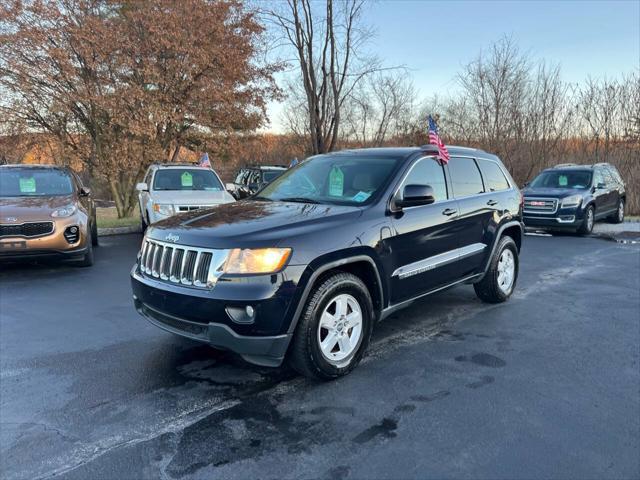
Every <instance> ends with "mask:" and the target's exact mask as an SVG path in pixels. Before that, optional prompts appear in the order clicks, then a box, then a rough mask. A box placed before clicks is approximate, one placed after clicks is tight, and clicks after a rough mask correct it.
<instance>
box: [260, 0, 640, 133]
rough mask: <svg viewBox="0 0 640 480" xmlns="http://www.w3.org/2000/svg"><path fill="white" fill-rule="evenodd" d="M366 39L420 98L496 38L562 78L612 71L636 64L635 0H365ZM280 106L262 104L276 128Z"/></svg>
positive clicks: (638, 3)
mask: <svg viewBox="0 0 640 480" xmlns="http://www.w3.org/2000/svg"><path fill="white" fill-rule="evenodd" d="M364 21H365V22H366V23H367V24H368V25H370V26H371V27H373V28H374V29H375V31H376V36H375V38H374V39H373V40H372V42H371V45H370V47H369V48H370V50H371V52H373V53H375V54H377V55H378V56H379V57H380V58H381V59H382V61H383V62H384V63H385V64H387V65H404V66H406V67H407V68H408V69H409V75H410V76H411V77H412V79H413V82H414V85H415V86H416V88H417V89H418V91H419V92H420V96H421V97H422V98H426V97H430V96H432V95H434V94H438V95H441V96H446V95H447V94H449V93H453V91H454V90H455V88H456V84H455V80H454V77H455V75H456V73H458V72H459V71H460V70H461V67H462V66H463V65H464V64H466V63H467V62H469V61H471V60H472V59H473V58H475V57H476V56H477V55H478V53H479V52H480V50H481V49H486V48H488V47H489V46H490V45H491V44H492V43H493V42H495V41H497V40H499V39H500V38H501V37H503V36H505V35H506V36H510V37H512V38H513V39H514V40H515V41H516V43H517V44H518V46H519V47H520V49H521V50H523V51H526V52H529V53H530V54H531V55H532V57H533V58H535V59H543V60H545V61H547V62H550V63H553V64H555V63H559V64H560V65H561V71H562V77H563V78H564V80H566V81H569V82H581V81H583V80H584V79H585V78H586V77H588V76H592V77H603V76H608V77H617V76H619V75H621V74H622V73H627V72H630V71H632V70H634V69H639V68H640V0H619V1H614V0H610V1H570V0H564V1H553V0H547V1H543V0H540V1H507V0H505V1H470V0H464V1H463V0H460V1H454V0H452V1H427V0H378V1H375V0H369V2H368V4H367V7H366V12H365V16H364ZM280 110H281V109H280V106H279V105H277V104H273V105H270V106H269V116H270V119H271V128H270V129H271V130H275V131H279V130H281V126H280V121H279V117H280Z"/></svg>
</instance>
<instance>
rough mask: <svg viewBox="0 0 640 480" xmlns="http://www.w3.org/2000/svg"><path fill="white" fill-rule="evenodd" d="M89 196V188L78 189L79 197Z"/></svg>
mask: <svg viewBox="0 0 640 480" xmlns="http://www.w3.org/2000/svg"><path fill="white" fill-rule="evenodd" d="M89 195H91V189H90V188H87V187H82V188H81V189H80V196H81V197H88V196H89Z"/></svg>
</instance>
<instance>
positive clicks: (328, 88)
mask: <svg viewBox="0 0 640 480" xmlns="http://www.w3.org/2000/svg"><path fill="white" fill-rule="evenodd" d="M256 5H257V7H259V8H253V9H252V8H249V7H248V6H247V5H246V4H243V3H241V2H238V1H235V0H229V1H218V2H205V1H203V0H185V1H180V2H178V1H176V0H148V1H146V2H126V1H121V2H118V1H106V0H60V1H55V2H45V3H40V2H17V1H15V2H9V3H8V4H6V5H4V6H1V7H0V115H1V116H0V119H1V120H0V122H1V123H0V135H3V136H0V161H5V162H9V161H10V162H19V161H30V162H38V161H51V160H52V159H53V161H55V162H58V163H66V164H70V165H72V166H74V167H75V168H77V169H78V170H82V172H83V175H85V177H88V178H90V179H91V183H92V186H93V187H94V189H97V191H98V192H99V194H100V195H101V196H103V197H108V198H111V199H113V200H115V201H116V205H117V206H118V212H119V214H120V215H121V216H124V215H128V214H130V213H131V211H132V208H133V205H134V204H135V192H134V191H133V186H134V185H135V183H136V182H137V181H138V180H139V178H140V176H141V175H142V174H143V172H144V170H145V169H146V167H147V166H148V165H149V164H150V163H151V162H153V161H158V160H160V161H167V160H184V161H195V160H197V159H198V157H199V155H200V153H201V152H204V151H207V152H208V153H209V156H210V158H211V159H212V161H213V163H214V167H215V168H216V170H218V171H219V172H220V173H221V175H222V176H223V178H224V179H225V180H230V179H231V178H232V176H233V173H234V172H235V170H236V169H237V168H238V167H239V166H241V165H244V164H248V163H251V164H254V163H267V164H268V163H271V164H288V163H289V162H290V161H291V159H292V158H294V157H298V158H304V157H305V156H308V155H311V154H314V153H320V152H325V151H330V150H335V149H341V148H353V147H374V146H386V145H421V144H424V143H427V142H428V136H427V132H426V124H427V122H426V117H427V115H428V114H432V115H434V116H435V117H436V118H437V119H438V123H439V126H440V130H441V134H442V136H443V138H444V139H445V141H446V142H447V143H450V144H460V145H467V146H473V147H479V148H483V149H485V150H487V151H490V152H494V153H496V154H498V155H499V156H500V157H501V158H502V159H503V160H504V162H505V164H506V165H507V167H508V168H509V170H510V171H511V173H512V174H513V176H514V178H515V179H516V180H517V181H518V183H524V182H525V181H527V180H529V179H531V178H532V177H533V176H534V175H535V174H536V173H537V172H538V171H539V170H541V169H542V168H545V167H547V166H550V165H553V164H557V163H566V162H575V163H595V162H611V163H613V164H615V165H616V166H617V167H618V168H619V170H620V171H621V173H622V175H623V177H624V178H625V180H626V182H627V185H628V191H629V197H628V210H629V212H630V213H636V214H638V213H640V66H638V65H630V66H629V71H628V72H610V74H609V75H608V76H607V77H606V78H603V77H599V78H585V79H584V81H583V82H580V83H577V84H576V83H569V82H566V81H565V80H564V79H563V77H562V73H561V68H560V65H551V64H548V63H546V62H545V61H543V60H539V59H535V58H532V57H531V55H529V54H528V53H526V52H523V51H522V50H520V49H519V47H518V45H517V44H516V43H515V42H514V41H512V40H511V39H509V38H503V39H501V40H499V41H498V42H496V43H495V44H494V45H493V46H491V47H490V48H489V49H487V50H483V51H481V52H478V54H477V57H476V58H475V59H474V60H473V61H471V62H469V63H468V64H467V65H465V66H464V67H462V68H461V71H460V72H459V73H458V74H457V75H456V77H455V78H454V79H453V81H452V82H451V85H450V90H449V92H448V93H447V95H446V96H443V95H436V94H432V92H419V91H418V90H417V89H416V88H415V86H414V85H413V83H412V81H411V72H410V70H409V69H408V68H407V67H404V66H395V65H387V64H385V62H384V61H383V60H381V59H379V58H377V57H376V56H375V55H371V54H369V53H368V46H369V45H370V44H371V43H370V39H371V34H372V32H371V29H369V28H368V27H367V26H366V25H363V23H362V19H361V14H362V9H363V7H364V5H365V3H364V1H363V0H342V1H340V2H337V1H336V2H334V1H333V0H325V2H311V1H310V0H287V1H285V2H257V4H256ZM264 6H269V7H270V8H271V9H269V10H265V9H264V8H263V7H264ZM281 60H286V61H281ZM285 66H286V67H288V73H287V75H286V80H285V81H284V82H283V84H282V86H281V88H278V87H277V86H276V84H275V82H274V79H273V76H274V74H275V73H276V72H278V71H279V70H281V69H282V68H284V67H285ZM434 68H435V67H434ZM425 94H428V96H426V97H425ZM274 100H275V101H282V102H283V105H284V108H283V113H282V118H281V119H280V120H281V122H280V123H281V124H282V125H283V130H284V131H283V133H281V134H273V133H262V132H261V130H260V128H261V127H265V126H267V125H268V119H267V117H266V113H265V106H266V104H267V102H269V101H274ZM274 120H275V119H274Z"/></svg>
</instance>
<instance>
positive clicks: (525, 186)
mask: <svg viewBox="0 0 640 480" xmlns="http://www.w3.org/2000/svg"><path fill="white" fill-rule="evenodd" d="M529 183H530V182H524V183H523V184H522V188H527V187H528V186H529Z"/></svg>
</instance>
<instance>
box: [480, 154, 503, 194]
mask: <svg viewBox="0 0 640 480" xmlns="http://www.w3.org/2000/svg"><path fill="white" fill-rule="evenodd" d="M478 165H479V166H480V171H481V172H482V178H483V179H484V185H485V187H486V189H487V191H490V192H499V191H500V190H508V189H509V188H510V187H509V182H508V181H507V179H506V177H505V176H504V173H503V172H502V169H501V168H500V167H499V166H498V164H497V163H496V162H491V161H489V160H481V159H479V160H478Z"/></svg>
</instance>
